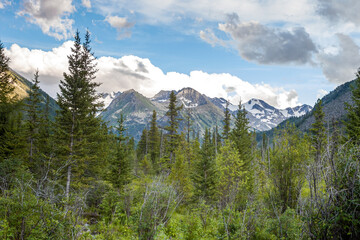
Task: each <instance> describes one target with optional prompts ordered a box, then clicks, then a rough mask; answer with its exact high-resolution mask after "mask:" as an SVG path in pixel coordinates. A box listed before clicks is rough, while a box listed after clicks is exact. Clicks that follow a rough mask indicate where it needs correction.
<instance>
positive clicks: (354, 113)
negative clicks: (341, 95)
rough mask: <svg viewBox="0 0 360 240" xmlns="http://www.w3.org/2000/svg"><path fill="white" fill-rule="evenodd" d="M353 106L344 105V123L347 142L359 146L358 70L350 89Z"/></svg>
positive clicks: (359, 101) (359, 86)
mask: <svg viewBox="0 0 360 240" xmlns="http://www.w3.org/2000/svg"><path fill="white" fill-rule="evenodd" d="M351 99H352V101H353V104H352V105H351V104H349V103H346V106H345V107H346V110H347V112H348V113H347V121H346V122H345V127H346V134H347V140H349V141H350V142H352V143H355V144H360V68H359V69H358V71H357V73H356V80H355V86H354V87H352V96H351Z"/></svg>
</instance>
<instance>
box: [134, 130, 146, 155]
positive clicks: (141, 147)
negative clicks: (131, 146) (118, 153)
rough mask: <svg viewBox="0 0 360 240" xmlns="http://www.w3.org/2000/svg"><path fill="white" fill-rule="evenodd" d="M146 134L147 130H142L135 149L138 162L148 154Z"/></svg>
mask: <svg viewBox="0 0 360 240" xmlns="http://www.w3.org/2000/svg"><path fill="white" fill-rule="evenodd" d="M148 134H149V133H148V130H147V129H146V128H144V129H143V131H142V134H141V137H140V141H139V142H138V145H137V149H136V155H137V158H138V160H142V159H143V158H144V156H145V155H147V154H148V144H149V143H148Z"/></svg>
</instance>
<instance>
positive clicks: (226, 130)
mask: <svg viewBox="0 0 360 240" xmlns="http://www.w3.org/2000/svg"><path fill="white" fill-rule="evenodd" d="M230 119H231V114H230V111H229V102H228V101H226V107H225V111H224V129H223V134H222V135H223V139H228V138H229V134H230Z"/></svg>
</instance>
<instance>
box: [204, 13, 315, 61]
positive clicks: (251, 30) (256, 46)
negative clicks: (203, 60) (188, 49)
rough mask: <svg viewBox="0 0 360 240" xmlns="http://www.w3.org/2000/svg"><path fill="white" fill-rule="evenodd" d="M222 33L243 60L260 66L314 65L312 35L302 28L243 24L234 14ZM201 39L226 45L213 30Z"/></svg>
mask: <svg viewBox="0 0 360 240" xmlns="http://www.w3.org/2000/svg"><path fill="white" fill-rule="evenodd" d="M219 30H221V31H223V32H225V33H227V34H228V35H229V36H231V39H232V40H234V41H235V44H236V48H237V50H238V51H239V54H240V55H241V56H242V57H243V58H244V59H246V60H248V61H253V62H257V63H261V64H289V63H294V64H306V63H312V56H313V54H314V53H316V52H317V48H316V46H315V44H314V42H313V41H312V40H311V38H310V36H309V34H308V33H307V32H306V31H305V29H304V28H301V27H296V28H293V29H292V30H281V29H278V28H270V27H267V26H264V25H262V24H260V23H257V22H246V23H242V22H240V21H239V17H238V15H237V14H232V15H230V16H229V21H228V22H227V23H222V24H219ZM200 37H201V38H202V39H204V40H205V41H206V42H208V43H210V44H212V45H214V44H215V43H218V42H219V44H221V45H223V40H221V39H219V38H217V37H216V35H215V34H214V33H213V32H211V31H210V30H207V32H200Z"/></svg>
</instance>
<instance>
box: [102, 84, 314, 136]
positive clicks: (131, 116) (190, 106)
mask: <svg viewBox="0 0 360 240" xmlns="http://www.w3.org/2000/svg"><path fill="white" fill-rule="evenodd" d="M170 93H171V91H160V92H159V93H157V94H156V95H155V96H154V97H152V98H146V97H145V96H143V95H141V94H140V93H138V92H136V91H135V90H129V91H126V92H123V93H121V94H117V95H116V96H115V95H114V99H113V100H112V102H111V103H110V104H109V106H108V108H107V109H105V110H104V111H103V112H102V113H101V114H100V116H101V117H102V118H103V119H104V120H105V121H106V122H108V123H109V124H110V125H111V126H115V125H116V124H117V119H118V117H119V116H120V114H123V115H124V117H125V127H126V128H127V131H128V134H129V135H130V136H134V137H135V139H136V140H138V139H139V138H140V135H141V132H142V130H143V129H144V128H145V127H148V124H149V122H150V118H151V114H152V111H153V110H156V112H157V114H158V115H157V116H158V125H159V126H160V128H162V127H164V126H166V124H167V122H168V119H167V117H166V116H165V113H166V111H167V106H168V104H169V96H170ZM175 94H176V98H177V100H178V105H179V106H180V105H183V109H182V110H181V111H180V117H181V118H182V119H186V116H190V120H191V123H192V129H193V132H194V133H195V134H197V133H199V134H203V133H204V131H205V128H211V129H212V128H214V127H215V126H216V125H217V126H219V129H220V131H221V129H222V125H223V124H222V121H223V118H224V110H225V107H226V104H227V100H225V99H224V98H210V97H207V96H206V95H204V94H201V93H199V92H198V91H196V90H194V89H192V88H183V89H181V90H179V91H175ZM244 106H245V109H246V110H247V117H248V119H249V121H250V127H251V128H253V129H255V130H257V131H263V130H269V129H271V128H273V127H275V126H277V124H278V123H280V122H282V121H283V120H285V119H287V118H289V117H292V116H300V115H301V114H305V113H307V112H308V111H310V110H311V107H310V106H308V105H302V106H298V107H295V108H288V109H283V110H279V109H276V108H274V107H272V106H271V105H269V104H267V103H266V102H264V101H262V100H258V99H251V100H250V101H248V102H247V103H245V104H244ZM228 107H229V110H230V112H231V113H232V114H233V116H235V114H236V111H237V110H238V106H236V105H233V104H231V103H229V106H228ZM233 120H234V117H233V118H232V121H233ZM185 125H186V123H185V121H182V122H181V123H180V126H179V127H180V129H185V127H186V126H185Z"/></svg>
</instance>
